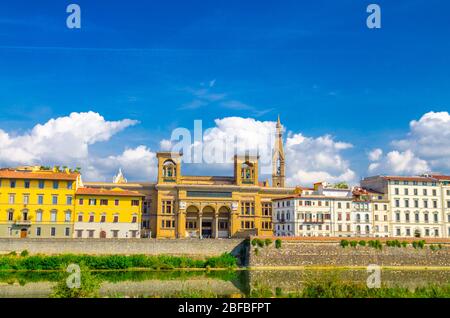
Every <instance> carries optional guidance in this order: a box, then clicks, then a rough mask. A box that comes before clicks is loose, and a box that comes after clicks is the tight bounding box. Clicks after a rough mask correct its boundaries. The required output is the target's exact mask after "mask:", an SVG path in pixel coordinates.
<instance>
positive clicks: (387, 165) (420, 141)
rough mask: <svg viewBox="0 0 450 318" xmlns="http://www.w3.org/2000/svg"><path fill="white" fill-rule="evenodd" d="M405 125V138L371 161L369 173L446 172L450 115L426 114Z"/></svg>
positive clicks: (449, 161)
mask: <svg viewBox="0 0 450 318" xmlns="http://www.w3.org/2000/svg"><path fill="white" fill-rule="evenodd" d="M409 126H410V131H409V132H408V134H407V135H406V137H405V138H403V139H400V140H395V141H393V142H392V143H391V144H392V146H393V148H394V149H393V150H392V151H390V152H388V153H387V154H386V155H384V156H383V155H380V156H379V157H378V158H376V159H374V160H373V161H375V162H374V163H372V164H370V165H369V172H371V173H375V172H376V173H382V174H388V173H389V174H421V173H425V172H431V171H434V172H443V173H445V171H448V170H449V169H450V114H449V113H448V112H428V113H426V114H424V115H423V116H422V117H421V118H420V119H419V120H413V121H411V122H410V125H409ZM369 158H370V156H369Z"/></svg>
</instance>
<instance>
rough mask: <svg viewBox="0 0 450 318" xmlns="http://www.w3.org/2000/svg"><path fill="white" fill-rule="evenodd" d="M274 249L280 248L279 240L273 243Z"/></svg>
mask: <svg viewBox="0 0 450 318" xmlns="http://www.w3.org/2000/svg"><path fill="white" fill-rule="evenodd" d="M275 248H281V240H280V239H277V240H276V241H275Z"/></svg>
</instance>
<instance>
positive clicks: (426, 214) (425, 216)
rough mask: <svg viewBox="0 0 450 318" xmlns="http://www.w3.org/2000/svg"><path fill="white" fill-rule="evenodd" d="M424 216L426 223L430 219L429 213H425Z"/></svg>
mask: <svg viewBox="0 0 450 318" xmlns="http://www.w3.org/2000/svg"><path fill="white" fill-rule="evenodd" d="M423 218H424V220H425V223H428V221H429V219H428V213H425V214H424V215H423Z"/></svg>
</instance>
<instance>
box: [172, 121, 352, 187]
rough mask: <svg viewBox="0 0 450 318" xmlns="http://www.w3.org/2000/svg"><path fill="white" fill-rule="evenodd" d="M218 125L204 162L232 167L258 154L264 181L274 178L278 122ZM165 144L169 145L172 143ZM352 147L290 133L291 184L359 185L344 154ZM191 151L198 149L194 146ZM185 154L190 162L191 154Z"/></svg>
mask: <svg viewBox="0 0 450 318" xmlns="http://www.w3.org/2000/svg"><path fill="white" fill-rule="evenodd" d="M215 124H216V125H215V127H213V128H211V129H209V130H207V131H205V133H204V137H203V144H202V146H203V162H206V163H215V164H218V163H231V162H232V158H233V155H234V154H235V153H236V152H237V153H238V154H244V153H245V152H246V151H249V152H250V154H257V153H258V154H259V156H260V160H259V165H260V169H261V174H262V176H261V177H266V178H267V177H270V174H271V173H272V162H271V159H272V149H273V145H274V140H275V139H274V136H275V125H276V123H275V122H271V121H258V120H255V119H254V118H242V117H227V118H222V119H216V120H215ZM164 144H165V145H169V143H168V141H165V142H164ZM197 147H198V145H197ZM351 147H352V145H351V144H350V143H346V142H340V141H335V140H334V139H333V138H332V137H331V136H329V135H324V136H320V137H316V138H314V137H306V136H304V135H302V134H301V133H295V134H294V133H289V136H288V138H287V139H286V143H285V154H286V168H287V171H286V176H287V183H289V184H290V185H297V184H302V185H311V183H313V182H317V181H329V182H337V181H346V182H349V183H354V182H356V179H357V178H356V174H355V172H354V171H353V170H352V169H351V168H350V163H349V161H348V160H346V159H345V158H344V156H343V154H342V152H343V151H345V150H347V149H349V148H351ZM190 148H191V149H192V148H194V147H193V146H192V144H190ZM184 153H185V155H184V157H185V159H186V155H187V152H186V151H185V152H184Z"/></svg>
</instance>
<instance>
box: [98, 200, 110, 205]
mask: <svg viewBox="0 0 450 318" xmlns="http://www.w3.org/2000/svg"><path fill="white" fill-rule="evenodd" d="M100 205H108V200H107V199H101V200H100Z"/></svg>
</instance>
